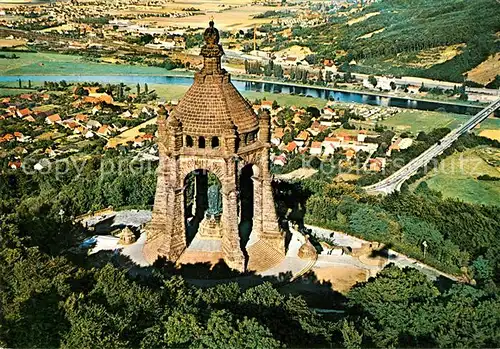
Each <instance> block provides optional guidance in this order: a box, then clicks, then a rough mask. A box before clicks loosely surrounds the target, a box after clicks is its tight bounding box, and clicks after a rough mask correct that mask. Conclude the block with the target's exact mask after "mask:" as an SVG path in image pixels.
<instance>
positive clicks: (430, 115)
mask: <svg viewBox="0 0 500 349" xmlns="http://www.w3.org/2000/svg"><path fill="white" fill-rule="evenodd" d="M469 118H470V116H468V115H459V114H451V113H440V112H432V111H418V110H405V111H402V112H400V113H398V114H396V115H394V116H391V117H390V118H388V119H386V120H384V121H381V122H380V124H381V125H384V126H387V127H388V128H389V129H393V128H394V131H398V132H411V133H417V132H419V131H425V132H429V131H431V130H432V129H435V128H441V127H448V128H450V129H453V128H455V127H458V126H459V125H460V124H462V123H464V122H466V121H467V120H468V119H469ZM483 129H488V130H497V129H500V118H495V119H492V118H489V119H487V120H485V121H484V122H482V123H481V125H480V126H479V127H478V128H477V130H478V131H479V130H483Z"/></svg>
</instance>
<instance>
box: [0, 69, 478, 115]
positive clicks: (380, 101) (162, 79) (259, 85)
mask: <svg viewBox="0 0 500 349" xmlns="http://www.w3.org/2000/svg"><path fill="white" fill-rule="evenodd" d="M18 79H21V80H23V81H27V80H31V81H33V82H40V81H62V80H65V81H68V82H70V81H71V82H83V81H96V82H100V83H119V82H123V83H125V84H137V83H140V84H144V83H148V84H166V85H185V86H189V85H191V84H192V83H193V78H192V77H187V76H186V77H184V76H148V75H109V76H83V75H67V76H62V75H32V76H29V75H26V76H0V83H2V82H13V81H17V80H18ZM232 81H233V84H234V85H235V86H236V88H237V89H238V90H239V91H240V92H243V91H255V92H271V93H277V94H279V93H282V94H295V95H299V96H307V97H314V98H322V99H325V100H335V101H339V102H347V103H360V104H368V105H376V106H385V107H398V108H407V109H418V110H430V111H434V110H439V111H445V112H449V113H456V114H469V115H473V114H475V113H477V112H478V111H480V110H481V109H482V108H481V107H477V106H464V105H458V104H452V103H442V102H433V101H423V100H413V99H410V98H398V97H387V96H380V95H377V94H371V93H363V92H355V91H352V92H349V91H338V90H333V89H328V88H323V87H306V86H299V85H294V84H286V83H274V82H256V81H243V80H238V79H235V78H233V79H232Z"/></svg>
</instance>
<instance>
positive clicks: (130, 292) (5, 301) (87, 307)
mask: <svg viewBox="0 0 500 349" xmlns="http://www.w3.org/2000/svg"><path fill="white" fill-rule="evenodd" d="M312 112H313V111H312ZM116 155H118V154H110V156H105V157H103V158H101V157H90V160H88V162H86V163H85V164H83V165H82V166H81V167H77V168H78V171H77V170H75V169H73V170H72V169H69V170H68V171H67V173H65V174H59V175H58V176H56V173H50V174H45V175H41V174H34V175H30V176H28V175H25V174H22V172H20V171H16V172H9V173H3V174H1V175H0V181H1V183H0V190H1V191H0V198H1V200H0V291H1V292H0V346H3V347H71V348H74V347H85V348H86V347H97V346H98V347H144V348H146V347H147V348H151V347H213V348H218V347H227V346H230V347H234V348H275V347H282V346H290V347H311V346H313V347H346V348H359V347H361V346H363V347H387V346H399V347H416V346H418V347H435V346H439V347H450V346H486V347H495V346H498V345H500V338H499V335H498V331H496V329H497V327H498V323H499V314H500V300H499V298H498V293H497V290H496V286H495V282H498V280H497V279H496V278H497V276H498V274H499V273H498V267H499V266H498V259H497V258H498V257H497V256H498V255H500V254H499V252H500V251H499V247H498V246H499V245H498V241H500V239H498V231H500V229H499V226H498V224H499V223H498V221H497V219H496V218H497V217H498V216H499V213H500V212H499V210H498V209H497V208H493V207H478V206H474V205H467V204H463V203H459V202H456V201H451V200H442V199H441V198H440V197H439V196H438V195H437V194H436V193H433V192H431V191H429V190H427V189H425V188H421V190H420V191H419V193H417V194H410V193H402V194H399V195H394V196H390V197H387V198H384V199H381V198H373V197H367V196H365V195H364V194H363V193H361V192H359V191H358V189H357V188H356V187H354V186H349V185H334V184H329V185H325V183H324V182H323V181H322V180H308V181H306V182H304V183H303V184H302V190H298V189H299V188H296V189H294V190H293V191H290V193H293V195H292V196H293V199H292V200H291V201H292V202H293V203H294V204H296V205H302V206H301V207H299V209H298V211H301V212H302V213H304V209H305V208H307V216H306V221H308V222H312V223H316V224H320V225H323V226H327V227H336V228H343V229H345V230H346V231H350V232H352V233H354V234H357V235H360V236H363V237H366V238H373V239H377V240H380V241H383V242H387V243H393V245H394V248H397V249H399V250H403V251H405V252H408V253H410V254H413V255H414V256H415V257H421V250H420V249H419V244H421V242H422V240H423V239H425V240H426V241H428V243H429V250H428V255H427V257H426V258H425V259H424V260H425V261H426V262H428V263H433V262H434V261H435V263H434V264H435V265H438V266H443V267H450V268H452V267H458V266H461V265H470V268H469V269H470V271H469V273H471V275H472V276H473V277H474V278H475V280H476V281H477V284H478V286H476V287H472V286H463V285H455V286H453V287H451V288H441V286H439V287H438V285H437V284H434V283H433V282H431V281H429V280H428V279H427V278H426V277H425V276H424V275H423V274H421V273H420V272H418V271H416V270H400V269H398V268H397V267H388V268H387V269H385V270H384V271H383V272H382V273H381V274H380V275H379V276H378V277H377V278H375V279H371V280H370V281H368V282H367V283H365V284H361V285H358V286H356V287H355V288H354V289H353V290H352V291H350V292H349V293H348V294H347V295H346V298H345V299H344V300H343V301H341V302H336V303H335V304H333V303H330V302H329V301H322V302H320V303H321V306H322V307H325V308H331V307H336V308H337V309H338V310H341V311H342V312H341V313H338V314H335V315H334V316H330V315H319V314H317V313H316V312H314V311H312V310H311V309H310V308H309V306H308V304H307V303H306V301H305V300H304V299H303V298H301V297H298V296H293V295H289V294H287V293H285V292H284V289H283V290H282V289H280V286H279V285H280V284H279V283H278V284H276V285H275V286H273V285H272V284H270V283H262V284H260V285H257V286H251V287H245V288H243V287H242V286H239V285H238V284H236V283H227V284H221V285H218V286H212V287H208V288H198V287H195V286H192V285H190V284H189V282H187V279H185V277H183V276H181V275H177V274H176V273H174V272H172V270H173V269H171V268H161V267H159V268H144V269H140V270H139V272H135V273H127V272H126V271H123V270H121V268H122V266H123V265H122V264H121V263H118V262H116V261H115V265H114V266H113V265H111V264H107V262H106V261H109V260H111V261H113V259H112V258H111V256H109V255H106V254H104V255H98V256H96V257H88V256H87V255H86V253H85V251H84V250H80V249H79V248H76V246H78V244H79V242H81V241H82V238H83V237H85V236H86V235H87V234H88V232H86V231H84V229H83V227H80V226H79V225H75V224H73V223H72V220H71V216H73V215H77V214H80V213H83V212H86V211H87V210H89V209H94V208H101V207H103V206H106V205H110V204H111V205H114V206H116V207H124V206H132V207H137V208H138V207H144V205H149V204H151V202H152V200H153V196H154V188H155V183H154V182H155V181H154V179H155V175H154V168H153V167H151V168H150V167H144V168H140V167H139V168H137V166H138V164H136V165H130V164H129V163H130V159H126V158H125V159H124V157H123V156H116ZM121 160H125V162H122V165H121V166H122V167H121V169H120V167H119V166H120V165H119V164H120V161H121ZM111 164H113V165H111ZM124 164H126V166H127V167H124ZM103 166H108V169H107V170H103V169H102V168H103ZM112 166H114V167H112ZM128 166H130V167H128ZM311 194H312V195H311ZM280 195H281V194H278V199H279V200H280V204H279V206H278V208H279V209H280V210H281V209H283V208H284V209H285V211H286V207H287V205H289V204H290V203H289V202H288V203H287V200H285V199H284V198H283V197H281V198H280ZM61 208H62V209H63V210H64V211H65V213H64V214H63V215H60V214H59V213H60V210H61ZM292 208H294V207H293V205H292ZM294 215H295V216H294ZM289 218H290V219H292V220H295V219H300V214H298V215H297V210H296V209H295V208H294V209H293V210H292V213H291V214H290V217H289ZM458 246H460V248H459V247H458ZM422 259H423V258H422ZM158 266H159V265H158Z"/></svg>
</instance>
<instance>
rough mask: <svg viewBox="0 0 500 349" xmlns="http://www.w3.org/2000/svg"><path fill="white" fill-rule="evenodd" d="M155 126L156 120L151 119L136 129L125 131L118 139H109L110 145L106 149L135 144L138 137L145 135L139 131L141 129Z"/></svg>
mask: <svg viewBox="0 0 500 349" xmlns="http://www.w3.org/2000/svg"><path fill="white" fill-rule="evenodd" d="M153 124H156V118H152V119H149V120H147V121H145V122H143V123H142V124H140V125H138V126H136V127H133V128H131V129H128V130H127V131H125V132H123V133H120V134H119V135H118V136H116V137H113V138H110V139H108V143H107V144H106V147H108V148H114V147H116V146H118V145H121V144H127V142H133V141H134V139H135V138H136V137H137V136H142V135H144V132H141V131H139V130H140V129H142V128H144V127H146V126H148V125H153Z"/></svg>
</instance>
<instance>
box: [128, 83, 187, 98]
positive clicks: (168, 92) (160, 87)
mask: <svg viewBox="0 0 500 349" xmlns="http://www.w3.org/2000/svg"><path fill="white" fill-rule="evenodd" d="M148 85H149V90H150V91H153V90H154V91H155V92H156V94H157V95H158V98H159V99H160V100H161V101H163V100H166V101H171V100H180V99H181V98H182V96H184V94H185V93H186V91H187V90H188V89H189V86H186V85H164V84H148ZM128 86H130V88H132V91H135V85H128Z"/></svg>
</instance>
